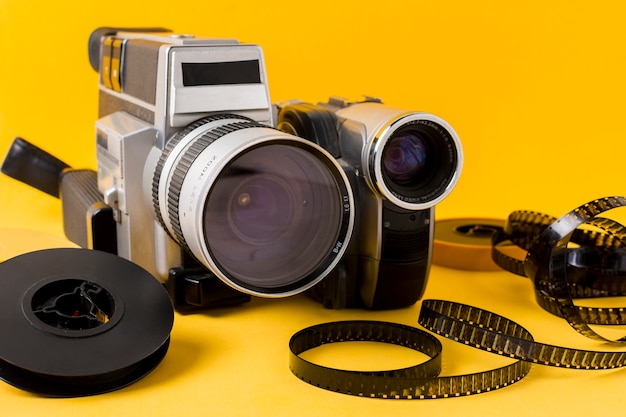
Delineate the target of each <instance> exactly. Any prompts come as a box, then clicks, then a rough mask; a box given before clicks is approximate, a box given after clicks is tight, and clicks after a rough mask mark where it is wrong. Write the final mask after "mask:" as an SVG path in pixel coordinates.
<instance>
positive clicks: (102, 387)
mask: <svg viewBox="0 0 626 417" xmlns="http://www.w3.org/2000/svg"><path fill="white" fill-rule="evenodd" d="M0 285H2V288H3V290H2V292H1V293H0V315H1V316H2V317H3V320H0V378H1V379H3V380H4V381H6V382H7V383H9V384H11V385H13V386H16V387H18V388H21V389H23V390H26V391H29V392H33V393H37V394H40V395H45V396H52V397H77V396H85V395H93V394H100V393H104V392H108V391H113V390H116V389H119V388H122V387H125V386H127V385H129V384H131V383H133V382H135V381H137V380H139V379H140V378H142V377H144V376H145V375H147V374H148V373H149V372H150V371H151V370H153V369H154V368H155V367H156V366H157V365H158V364H159V363H160V362H161V360H162V359H163V357H164V356H165V354H166V352H167V350H168V347H169V340H170V331H171V328H172V325H173V319H174V313H173V308H172V305H171V302H170V299H169V296H168V294H167V292H166V291H165V289H164V288H163V287H162V286H161V285H160V284H159V283H158V281H157V280H155V279H154V278H153V277H152V276H151V275H150V274H149V273H148V272H146V271H145V270H143V269H142V268H140V267H139V266H137V265H135V264H133V263H131V262H130V261H127V260H125V259H122V258H120V257H118V256H115V255H111V254H108V253H104V252H98V251H91V250H87V249H75V248H63V249H46V250H41V251H36V252H31V253H27V254H24V255H20V256H17V257H14V258H11V259H9V260H8V261H6V262H3V263H1V264H0Z"/></svg>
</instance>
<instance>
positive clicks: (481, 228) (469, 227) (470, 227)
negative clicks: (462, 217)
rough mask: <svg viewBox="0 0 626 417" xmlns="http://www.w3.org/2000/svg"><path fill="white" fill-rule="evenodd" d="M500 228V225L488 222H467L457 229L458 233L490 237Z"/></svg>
mask: <svg viewBox="0 0 626 417" xmlns="http://www.w3.org/2000/svg"><path fill="white" fill-rule="evenodd" d="M499 230H501V229H500V228H499V227H497V226H492V225H488V224H466V225H463V226H459V227H457V228H456V229H455V231H456V232H457V233H460V234H462V235H465V236H471V237H478V238H480V237H490V236H492V235H493V234H494V233H496V232H498V231H499Z"/></svg>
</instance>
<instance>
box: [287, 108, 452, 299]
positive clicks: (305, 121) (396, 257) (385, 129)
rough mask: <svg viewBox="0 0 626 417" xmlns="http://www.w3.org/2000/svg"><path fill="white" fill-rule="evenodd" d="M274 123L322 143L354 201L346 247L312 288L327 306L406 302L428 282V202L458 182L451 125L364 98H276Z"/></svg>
mask: <svg viewBox="0 0 626 417" xmlns="http://www.w3.org/2000/svg"><path fill="white" fill-rule="evenodd" d="M278 107H279V113H278V128H279V129H281V130H283V131H285V132H289V133H291V134H293V135H297V136H300V137H303V138H307V139H309V140H311V141H313V142H316V143H318V144H320V145H321V146H323V147H324V148H325V149H327V150H328V151H329V152H330V153H331V154H332V155H333V156H334V157H335V158H336V159H337V161H338V162H339V163H340V165H341V166H342V168H343V169H344V172H345V173H346V175H347V176H348V178H349V181H350V185H351V187H352V190H353V191H354V194H355V199H356V201H357V226H356V228H355V233H354V236H353V238H352V240H351V243H350V247H349V249H348V250H347V253H346V255H345V257H344V259H343V260H342V262H341V263H340V265H339V266H338V267H337V268H336V269H335V270H334V271H333V273H332V274H331V275H330V276H329V277H328V278H326V279H325V280H324V281H323V282H322V283H321V284H319V285H318V286H316V287H314V288H313V289H312V290H311V291H310V293H311V295H312V296H313V297H314V298H315V299H317V300H318V301H320V302H321V303H322V304H324V305H325V306H327V307H329V308H345V307H354V306H364V307H367V308H372V309H390V308H400V307H406V306H409V305H412V304H414V303H415V302H416V301H417V300H419V299H420V298H421V297H422V295H423V293H424V290H425V288H426V283H427V279H428V274H429V267H430V264H431V255H432V248H433V236H434V233H433V230H434V224H435V223H434V207H435V205H436V204H437V203H439V202H441V201H442V200H443V199H444V198H445V197H446V196H447V195H448V194H450V192H451V191H452V189H453V188H454V186H455V185H456V183H457V181H458V179H459V175H460V173H461V168H462V163H463V152H462V148H461V142H460V141H459V138H458V135H457V134H456V132H455V131H454V129H453V128H452V127H451V126H450V125H449V124H448V123H447V122H446V121H444V120H443V119H441V118H439V117H437V116H435V115H433V114H429V113H420V112H411V111H406V110H401V109H396V108H393V107H388V106H386V105H384V104H383V103H382V102H381V100H380V99H376V98H371V97H366V98H365V99H364V100H361V101H356V102H351V101H349V100H347V99H342V98H331V99H330V100H329V101H328V102H327V103H320V104H317V105H314V104H310V103H304V102H299V101H296V100H294V101H291V102H286V103H279V105H278Z"/></svg>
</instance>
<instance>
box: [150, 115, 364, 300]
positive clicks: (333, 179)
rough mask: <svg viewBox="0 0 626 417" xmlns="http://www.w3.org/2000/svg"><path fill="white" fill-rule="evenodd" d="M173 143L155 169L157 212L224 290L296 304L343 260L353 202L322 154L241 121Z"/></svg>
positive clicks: (202, 128)
mask: <svg viewBox="0 0 626 417" xmlns="http://www.w3.org/2000/svg"><path fill="white" fill-rule="evenodd" d="M173 141H174V142H175V143H174V144H171V145H169V148H168V150H167V151H166V152H165V153H164V155H163V156H162V158H161V161H160V163H159V166H158V167H157V174H156V175H155V178H157V177H158V180H155V186H154V188H155V190H158V198H157V199H156V200H157V201H156V202H155V207H156V208H157V210H158V211H159V212H160V213H161V217H162V223H163V225H164V226H165V227H166V229H167V230H168V231H169V232H170V234H171V235H172V237H174V239H175V240H177V241H178V242H179V243H180V244H181V245H182V246H184V247H187V248H188V250H189V251H190V252H191V253H192V254H193V255H194V256H195V257H196V258H197V259H198V260H199V261H201V262H202V263H203V264H204V265H205V266H207V268H209V269H210V270H211V271H212V272H213V273H215V274H216V275H217V276H218V277H219V278H221V279H222V280H224V281H225V282H226V283H228V284H229V285H231V286H233V287H234V288H236V289H238V290H241V291H244V292H247V293H250V294H256V295H265V296H285V295H291V294H295V293H298V292H301V291H304V290H305V289H307V288H310V287H311V286H312V285H314V284H315V283H317V282H318V281H320V280H321V279H322V278H323V277H324V276H325V275H326V274H327V273H328V272H329V271H330V270H331V269H332V268H333V267H334V266H335V265H336V264H337V262H338V261H339V260H340V258H341V256H342V254H343V252H344V251H345V247H346V246H347V240H348V239H349V238H350V235H351V233H352V227H353V221H354V213H353V209H354V208H353V206H352V194H351V190H350V187H349V186H348V183H347V179H346V177H345V175H344V174H343V171H342V170H341V168H340V167H339V165H338V164H337V163H336V161H335V160H334V159H333V158H332V157H331V156H330V155H329V154H328V153H327V152H326V151H324V150H323V149H322V148H320V147H319V146H317V145H315V144H313V143H311V142H308V141H306V140H304V139H301V138H297V137H295V136H292V135H289V134H286V133H283V132H279V131H277V130H274V129H271V128H268V127H265V126H261V125H258V124H256V123H255V122H252V121H242V120H219V119H209V120H206V121H201V122H199V123H196V124H195V125H194V126H192V127H191V128H189V129H186V130H185V131H183V133H182V134H179V135H178V136H177V137H176V138H174V139H173ZM159 167H160V168H159Z"/></svg>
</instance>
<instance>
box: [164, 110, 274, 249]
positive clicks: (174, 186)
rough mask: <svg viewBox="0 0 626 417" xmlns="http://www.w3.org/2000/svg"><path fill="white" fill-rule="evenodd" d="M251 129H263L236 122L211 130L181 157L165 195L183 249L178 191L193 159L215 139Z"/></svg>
mask: <svg viewBox="0 0 626 417" xmlns="http://www.w3.org/2000/svg"><path fill="white" fill-rule="evenodd" d="M251 127H265V126H263V125H261V124H259V123H256V122H252V121H250V122H238V123H232V124H228V125H224V126H220V127H217V128H215V129H212V130H210V131H208V132H206V133H204V134H203V135H202V136H200V137H199V138H198V139H196V140H195V141H194V142H193V144H192V145H191V146H190V147H189V148H188V149H187V150H186V151H185V153H184V154H183V155H182V157H181V158H180V160H179V161H178V164H177V165H176V168H175V169H174V172H173V173H172V177H171V180H170V183H169V187H168V193H167V207H168V214H169V219H170V222H171V225H172V232H173V233H174V236H175V237H176V240H177V241H178V242H179V243H180V244H181V245H183V246H185V248H188V246H187V243H186V242H185V237H184V236H183V231H182V229H181V225H180V217H179V210H178V207H179V199H180V190H181V188H182V186H183V181H184V180H185V175H187V172H188V171H189V168H190V167H191V165H192V164H193V162H194V161H195V159H196V158H197V157H198V155H200V153H201V152H202V151H203V150H204V149H206V147H207V146H209V145H210V144H211V143H213V142H215V141H216V140H217V139H219V138H221V137H222V136H225V135H227V134H229V133H232V132H235V131H237V130H241V129H247V128H251Z"/></svg>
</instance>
